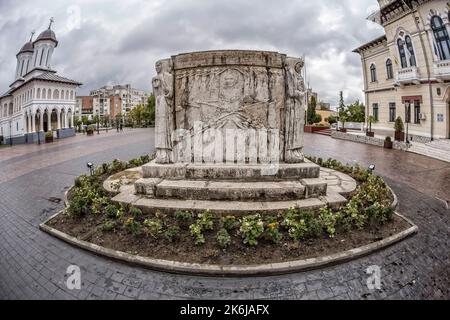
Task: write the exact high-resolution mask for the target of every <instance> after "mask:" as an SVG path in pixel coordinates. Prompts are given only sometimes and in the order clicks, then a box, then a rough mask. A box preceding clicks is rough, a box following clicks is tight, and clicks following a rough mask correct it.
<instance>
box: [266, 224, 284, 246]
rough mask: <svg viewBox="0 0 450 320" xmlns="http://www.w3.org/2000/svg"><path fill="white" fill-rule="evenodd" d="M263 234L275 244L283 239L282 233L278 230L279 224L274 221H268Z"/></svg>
mask: <svg viewBox="0 0 450 320" xmlns="http://www.w3.org/2000/svg"><path fill="white" fill-rule="evenodd" d="M265 236H266V239H267V240H269V241H272V242H273V243H275V244H277V243H280V241H281V240H283V234H282V233H281V231H280V224H279V223H278V222H276V221H271V222H270V223H268V224H267V227H266V231H265Z"/></svg>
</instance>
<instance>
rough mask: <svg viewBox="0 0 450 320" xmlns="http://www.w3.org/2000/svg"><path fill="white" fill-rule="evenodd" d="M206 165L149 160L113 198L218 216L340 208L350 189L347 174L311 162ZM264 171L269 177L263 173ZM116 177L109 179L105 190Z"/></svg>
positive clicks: (353, 186) (145, 207) (148, 209)
mask: <svg viewBox="0 0 450 320" xmlns="http://www.w3.org/2000/svg"><path fill="white" fill-rule="evenodd" d="M268 168H269V167H268V166H263V165H225V164H223V165H208V164H172V165H159V164H156V163H155V162H152V163H149V164H147V165H145V166H143V167H142V170H139V171H138V172H139V175H138V177H136V176H135V179H133V180H132V181H129V180H127V181H126V182H127V183H128V184H124V185H122V187H121V189H120V193H119V194H118V195H117V196H116V197H115V198H114V199H113V201H115V202H118V203H122V204H127V205H133V206H136V207H138V208H140V209H142V210H143V211H145V212H154V211H156V210H159V211H162V212H166V213H173V212H175V211H177V210H184V211H193V212H202V211H206V210H209V211H211V212H212V213H214V214H217V215H227V214H233V215H238V216H242V215H247V214H252V213H263V214H273V213H278V212H280V211H285V210H288V209H290V208H299V209H304V210H314V209H318V208H322V207H324V206H330V207H334V208H335V207H339V206H341V205H343V204H345V203H346V202H347V200H346V198H345V197H344V196H346V195H348V194H350V193H352V192H354V190H355V189H356V181H355V180H354V179H352V178H351V177H349V176H347V175H345V174H342V173H339V172H336V171H333V170H329V169H324V168H321V167H319V166H317V165H315V164H313V163H310V162H306V163H300V164H279V165H278V166H275V167H273V168H272V169H268ZM266 170H269V171H271V173H272V175H271V176H268V175H266V173H267V172H266ZM117 182H118V181H117V180H110V179H109V180H107V181H106V182H105V188H107V189H109V190H111V185H113V184H114V183H117Z"/></svg>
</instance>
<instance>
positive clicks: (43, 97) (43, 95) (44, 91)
mask: <svg viewBox="0 0 450 320" xmlns="http://www.w3.org/2000/svg"><path fill="white" fill-rule="evenodd" d="M46 93H47V91H46V90H45V88H44V89H42V99H45V98H46Z"/></svg>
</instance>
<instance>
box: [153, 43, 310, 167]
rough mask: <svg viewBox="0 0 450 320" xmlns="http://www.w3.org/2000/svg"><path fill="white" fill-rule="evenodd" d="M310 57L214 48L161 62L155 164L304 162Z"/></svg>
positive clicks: (156, 91) (156, 80)
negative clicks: (305, 66) (305, 77)
mask: <svg viewBox="0 0 450 320" xmlns="http://www.w3.org/2000/svg"><path fill="white" fill-rule="evenodd" d="M303 64H304V63H303V60H302V59H299V58H289V57H287V56H286V55H284V54H280V53H276V52H265V51H207V52H195V53H187V54H180V55H177V56H173V57H172V58H170V59H166V60H160V61H158V62H157V63H156V71H157V76H156V77H155V78H154V79H153V89H154V94H155V97H156V149H157V159H156V163H159V164H169V163H215V164H222V163H227V164H236V163H237V164H268V163H279V162H286V163H300V162H303V127H304V118H305V103H304V96H305V92H304V91H305V88H304V81H303V78H302V69H303Z"/></svg>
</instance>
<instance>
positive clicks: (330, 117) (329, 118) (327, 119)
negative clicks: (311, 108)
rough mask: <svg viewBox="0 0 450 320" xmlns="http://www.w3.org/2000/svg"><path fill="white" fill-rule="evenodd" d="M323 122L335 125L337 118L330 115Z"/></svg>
mask: <svg viewBox="0 0 450 320" xmlns="http://www.w3.org/2000/svg"><path fill="white" fill-rule="evenodd" d="M325 121H326V122H328V123H329V124H334V123H337V117H336V116H333V115H331V116H329V117H328V118H326V119H325Z"/></svg>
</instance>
